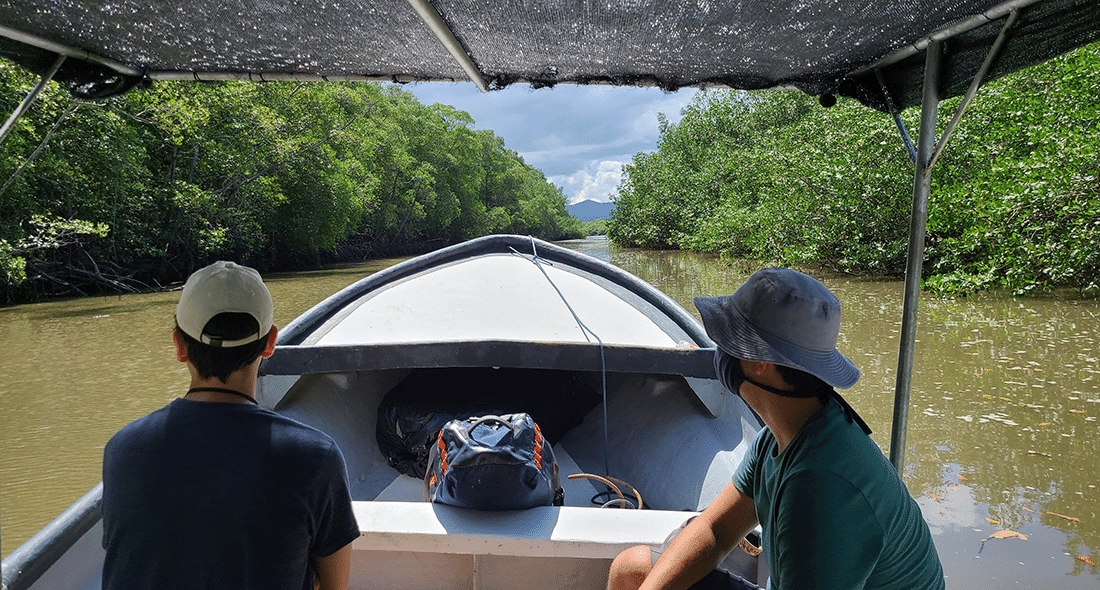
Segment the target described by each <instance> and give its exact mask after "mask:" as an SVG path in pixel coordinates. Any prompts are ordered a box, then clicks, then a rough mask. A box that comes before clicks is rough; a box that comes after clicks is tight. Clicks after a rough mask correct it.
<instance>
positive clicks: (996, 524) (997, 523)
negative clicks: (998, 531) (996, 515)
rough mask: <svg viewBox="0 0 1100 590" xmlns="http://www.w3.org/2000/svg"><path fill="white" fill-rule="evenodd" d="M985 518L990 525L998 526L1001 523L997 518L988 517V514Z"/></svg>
mask: <svg viewBox="0 0 1100 590" xmlns="http://www.w3.org/2000/svg"><path fill="white" fill-rule="evenodd" d="M985 519H986V520H988V521H989V524H991V525H993V526H999V525H1000V524H1001V521H999V520H993V519H992V518H989V517H988V516H987V517H985Z"/></svg>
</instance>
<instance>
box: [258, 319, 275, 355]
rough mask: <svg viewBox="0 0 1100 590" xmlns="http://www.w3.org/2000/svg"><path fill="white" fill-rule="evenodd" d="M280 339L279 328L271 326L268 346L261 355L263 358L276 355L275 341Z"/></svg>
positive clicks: (268, 334)
mask: <svg viewBox="0 0 1100 590" xmlns="http://www.w3.org/2000/svg"><path fill="white" fill-rule="evenodd" d="M278 339H279V328H277V327H275V326H271V331H270V332H268V333H267V345H266V346H264V351H263V352H262V353H260V356H262V357H263V358H269V357H270V356H271V355H273V354H275V341H276V340H278Z"/></svg>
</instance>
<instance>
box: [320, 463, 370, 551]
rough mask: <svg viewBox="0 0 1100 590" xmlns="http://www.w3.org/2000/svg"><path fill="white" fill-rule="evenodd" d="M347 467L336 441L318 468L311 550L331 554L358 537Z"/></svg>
mask: <svg viewBox="0 0 1100 590" xmlns="http://www.w3.org/2000/svg"><path fill="white" fill-rule="evenodd" d="M347 473H348V472H347V467H346V465H345V464H344V456H343V455H342V454H341V453H340V449H339V447H337V446H335V445H333V447H332V452H330V453H329V454H328V455H327V456H326V457H325V460H324V462H323V463H322V465H321V469H320V470H318V473H317V479H316V481H315V483H314V503H313V507H314V508H313V510H314V522H315V523H316V530H315V531H314V536H313V543H312V545H311V547H310V553H311V554H312V555H315V556H317V557H327V556H329V555H332V554H333V553H335V552H336V551H338V550H339V549H341V548H343V547H344V545H347V544H348V543H350V542H352V541H354V540H355V539H357V538H358V537H359V525H358V523H356V521H355V513H354V512H352V509H351V492H350V490H349V488H348V475H347Z"/></svg>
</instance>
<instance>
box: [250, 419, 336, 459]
mask: <svg viewBox="0 0 1100 590" xmlns="http://www.w3.org/2000/svg"><path fill="white" fill-rule="evenodd" d="M265 412H266V413H267V414H268V415H269V417H268V419H269V420H270V421H271V424H272V427H273V428H274V430H275V432H274V434H277V435H278V436H279V437H281V438H282V439H284V440H287V441H292V442H294V443H295V444H297V445H300V446H309V447H313V448H317V449H320V450H329V449H336V448H338V447H337V445H336V441H334V440H333V439H332V437H331V436H329V435H328V434H327V433H325V432H323V431H322V430H320V429H319V428H316V427H314V426H310V425H309V424H305V423H303V422H299V421H298V420H295V419H294V418H291V417H289V416H284V415H282V414H279V413H276V412H273V411H271V410H265Z"/></svg>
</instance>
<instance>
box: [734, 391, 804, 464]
mask: <svg viewBox="0 0 1100 590" xmlns="http://www.w3.org/2000/svg"><path fill="white" fill-rule="evenodd" d="M749 388H751V389H752V390H754V391H751V392H746V389H749ZM741 391H742V395H743V394H744V393H750V396H749V398H748V399H746V401H748V402H749V404H750V405H751V406H752V408H753V409H754V410H756V413H757V414H759V415H760V419H761V420H763V421H764V424H766V425H767V427H768V430H770V431H771V433H772V436H774V437H775V442H776V444H777V445H778V446H779V449H778V450H779V452H780V453H782V452H783V450H784V449H786V448H787V446H788V445H790V444H791V441H792V440H794V437H795V436H797V435H798V432H799V431H800V430H802V427H803V426H805V425H806V423H807V422H809V421H810V418H811V417H813V415H814V414H816V413H817V412H818V411H820V410H821V407H822V405H823V404H822V403H821V400H820V399H818V398H817V397H808V398H796V397H783V396H780V395H776V394H774V393H770V392H767V391H764V390H762V389H760V388H759V387H755V386H754V385H753V384H751V383H745V384H744V385H742V389H741ZM750 400H751V401H750Z"/></svg>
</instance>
